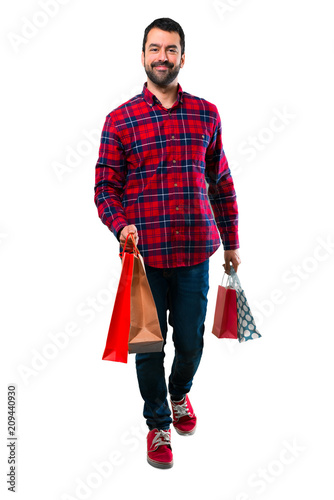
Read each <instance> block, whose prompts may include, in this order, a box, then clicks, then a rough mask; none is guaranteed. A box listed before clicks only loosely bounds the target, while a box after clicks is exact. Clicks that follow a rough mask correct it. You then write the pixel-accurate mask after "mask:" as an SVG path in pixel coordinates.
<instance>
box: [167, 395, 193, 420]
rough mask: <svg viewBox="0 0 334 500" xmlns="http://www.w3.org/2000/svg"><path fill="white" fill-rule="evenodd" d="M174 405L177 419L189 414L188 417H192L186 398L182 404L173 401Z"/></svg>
mask: <svg viewBox="0 0 334 500" xmlns="http://www.w3.org/2000/svg"><path fill="white" fill-rule="evenodd" d="M172 406H173V409H174V413H175V417H176V418H177V419H179V418H182V417H184V416H185V415H187V416H188V417H192V414H191V413H190V410H189V408H188V406H187V400H186V399H185V400H184V403H182V404H175V403H174V402H173V401H172Z"/></svg>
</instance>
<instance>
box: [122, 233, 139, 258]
mask: <svg viewBox="0 0 334 500" xmlns="http://www.w3.org/2000/svg"><path fill="white" fill-rule="evenodd" d="M129 236H131V238H132V243H133V252H129V251H128V250H125V249H126V245H127V243H128V237H129ZM124 252H128V253H135V254H136V256H137V257H138V255H139V250H138V248H137V245H136V242H135V239H134V237H133V234H132V233H129V234H128V235H127V237H126V238H125V243H124V247H123V250H122V252H120V254H119V256H120V257H121V259H123V254H124Z"/></svg>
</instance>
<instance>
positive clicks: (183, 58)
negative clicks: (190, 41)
mask: <svg viewBox="0 0 334 500" xmlns="http://www.w3.org/2000/svg"><path fill="white" fill-rule="evenodd" d="M185 58H186V55H185V54H183V56H182V57H181V68H183V66H184V61H185Z"/></svg>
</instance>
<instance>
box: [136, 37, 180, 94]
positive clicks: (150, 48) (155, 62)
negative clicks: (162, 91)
mask: <svg viewBox="0 0 334 500" xmlns="http://www.w3.org/2000/svg"><path fill="white" fill-rule="evenodd" d="M184 59H185V55H184V54H183V56H182V57H181V44H180V35H179V34H178V33H176V32H172V33H169V32H168V31H163V30H161V29H159V28H152V29H151V31H150V32H149V33H148V35H147V41H146V46H145V54H144V52H142V56H141V60H142V64H143V66H144V68H145V71H146V74H147V76H148V78H149V79H150V80H151V81H152V82H153V83H154V84H155V85H158V86H159V87H167V86H168V85H169V84H170V83H172V82H173V81H174V80H175V78H176V77H177V75H178V74H179V71H180V68H182V66H183V65H184Z"/></svg>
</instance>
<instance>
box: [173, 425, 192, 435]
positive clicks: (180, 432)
mask: <svg viewBox="0 0 334 500" xmlns="http://www.w3.org/2000/svg"><path fill="white" fill-rule="evenodd" d="M196 427H197V424H196V425H195V427H194V428H193V429H192V430H191V431H180V429H178V428H177V427H175V426H174V429H175V430H176V432H177V433H178V434H180V436H191V435H192V434H195V431H196Z"/></svg>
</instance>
